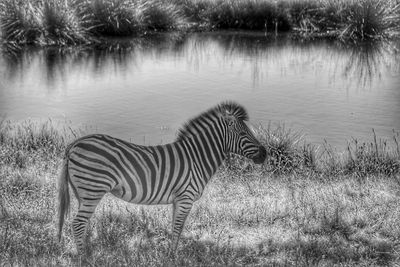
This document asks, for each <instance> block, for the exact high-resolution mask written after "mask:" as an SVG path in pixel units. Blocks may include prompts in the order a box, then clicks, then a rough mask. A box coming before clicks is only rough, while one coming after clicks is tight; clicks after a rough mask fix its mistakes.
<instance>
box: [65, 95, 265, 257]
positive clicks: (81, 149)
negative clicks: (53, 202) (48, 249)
mask: <svg viewBox="0 0 400 267" xmlns="http://www.w3.org/2000/svg"><path fill="white" fill-rule="evenodd" d="M247 120H248V114H247V112H246V110H245V109H244V108H243V107H242V106H240V105H239V104H237V103H234V102H223V103H221V104H219V105H217V106H215V107H213V108H211V109H209V110H208V111H206V112H203V113H202V114H200V115H199V116H197V117H195V118H193V119H191V120H189V121H188V122H187V123H186V124H185V125H184V126H183V127H182V128H181V130H179V132H178V134H177V139H176V140H175V142H172V143H169V144H165V145H158V146H143V145H137V144H133V143H130V142H127V141H124V140H121V139H117V138H114V137H111V136H108V135H104V134H92V135H87V136H84V137H81V138H79V139H77V140H75V141H74V142H72V143H71V144H70V145H69V146H67V148H66V152H65V156H64V160H63V163H62V170H61V174H60V177H59V209H58V210H59V212H58V213H59V225H58V228H59V232H58V238H59V240H60V239H61V234H62V227H63V224H64V218H65V216H66V214H67V212H68V210H69V205H70V198H69V187H68V185H70V187H71V188H72V189H73V192H74V193H75V196H76V198H77V199H78V202H79V208H78V212H77V214H76V215H75V217H74V218H73V221H72V230H73V235H74V238H75V243H76V246H77V251H78V253H79V254H82V253H83V251H84V247H85V244H84V239H85V238H84V237H85V232H86V226H87V224H88V222H89V219H90V217H91V216H92V214H93V213H94V211H95V209H96V206H97V205H98V203H99V202H100V200H101V199H102V198H103V196H104V195H105V194H106V193H111V194H113V195H114V196H116V197H118V198H121V199H123V200H125V201H127V202H131V203H136V204H146V205H159V204H172V205H173V214H172V243H171V244H172V250H173V251H176V249H177V246H178V242H179V239H180V235H181V233H182V229H183V226H184V223H185V221H186V218H187V216H188V214H189V212H190V210H191V208H192V206H193V203H194V202H195V201H197V200H198V199H199V198H200V197H201V195H202V193H203V190H204V188H205V186H206V184H207V183H208V181H209V180H210V178H211V177H212V176H213V174H214V173H215V172H216V171H217V169H218V167H219V166H220V165H221V164H222V163H223V161H224V159H225V158H226V157H227V155H228V154H229V153H234V154H239V155H242V156H244V157H247V158H249V159H251V160H253V161H254V163H256V164H261V163H263V162H264V161H265V158H266V155H267V152H266V149H265V147H264V146H263V145H262V144H261V143H260V142H259V141H258V140H257V139H256V138H255V137H254V135H253V134H252V132H251V131H250V129H249V128H248V126H247V125H246V123H245V121H247Z"/></svg>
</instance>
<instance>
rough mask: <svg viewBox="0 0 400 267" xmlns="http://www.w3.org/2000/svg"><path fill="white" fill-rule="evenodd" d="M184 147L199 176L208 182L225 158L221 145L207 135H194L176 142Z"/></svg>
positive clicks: (218, 141)
mask: <svg viewBox="0 0 400 267" xmlns="http://www.w3.org/2000/svg"><path fill="white" fill-rule="evenodd" d="M176 143H177V144H179V145H181V146H183V147H184V149H185V151H186V153H187V154H188V156H189V158H190V159H191V160H192V162H193V163H194V164H195V165H196V166H197V168H198V170H199V171H200V174H201V175H202V176H203V178H205V179H206V181H208V180H209V179H210V178H211V176H212V175H213V174H214V173H215V172H216V171H217V169H218V167H219V166H220V165H221V164H222V162H223V161H224V160H225V158H226V154H225V151H224V145H223V143H222V142H221V141H220V140H218V139H217V138H207V135H205V134H204V135H201V134H199V135H195V136H191V137H189V138H185V139H182V140H179V141H177V142H176Z"/></svg>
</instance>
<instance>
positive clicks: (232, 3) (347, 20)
mask: <svg viewBox="0 0 400 267" xmlns="http://www.w3.org/2000/svg"><path fill="white" fill-rule="evenodd" d="M399 25H400V3H399V1H398V0H387V1H386V0H361V1H358V0H350V1H347V0H335V1H329V0H277V1H270V0H167V1H161V0H54V1H51V0H26V1H23V0H3V1H2V2H1V3H0V27H1V32H2V36H3V39H4V40H6V41H12V42H16V43H39V44H61V45H64V44H77V43H78V44H79V43H90V42H93V41H95V39H93V38H92V37H93V35H95V36H104V35H112V36H132V35H137V34H143V33H147V32H149V31H160V30H162V31H165V30H182V29H185V30H186V29H195V30H196V29H200V30H210V29H246V30H262V31H270V32H275V33H277V32H281V31H289V30H291V31H294V32H295V33H297V35H298V36H300V37H305V38H309V37H330V38H337V39H341V40H353V41H356V40H364V39H383V38H392V37H396V36H399V35H400V26H399Z"/></svg>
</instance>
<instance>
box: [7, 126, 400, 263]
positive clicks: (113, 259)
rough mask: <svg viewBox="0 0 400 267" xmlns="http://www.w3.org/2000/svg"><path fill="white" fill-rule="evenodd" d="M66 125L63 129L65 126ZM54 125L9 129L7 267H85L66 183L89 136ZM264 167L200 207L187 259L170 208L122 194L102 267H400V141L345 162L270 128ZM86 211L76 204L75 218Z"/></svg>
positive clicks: (102, 222)
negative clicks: (60, 215) (173, 251)
mask: <svg viewBox="0 0 400 267" xmlns="http://www.w3.org/2000/svg"><path fill="white" fill-rule="evenodd" d="M56 126H57V125H56ZM81 134H82V133H79V132H77V131H74V130H72V129H71V128H70V127H64V126H57V127H55V125H54V124H52V123H51V122H47V123H45V124H38V123H33V122H24V123H22V124H21V123H12V122H8V121H3V122H2V123H1V124H0V240H1V242H0V265H6V266H7V265H9V264H10V265H63V266H69V265H71V264H78V263H79V259H78V258H77V256H76V254H75V253H76V252H75V247H74V242H73V238H72V234H71V227H70V226H71V216H70V217H69V218H68V219H67V221H66V227H65V228H64V232H63V240H62V242H61V243H58V240H57V237H56V235H57V234H56V232H57V231H56V218H57V216H56V213H57V201H56V191H57V186H56V180H57V173H58V167H59V165H60V162H61V157H62V155H63V151H64V148H65V146H66V144H67V143H68V142H70V141H71V140H72V139H74V138H75V137H77V136H79V135H81ZM258 135H259V138H260V139H261V140H262V142H263V144H264V145H265V146H267V147H268V151H269V152H270V153H269V160H268V161H267V162H266V163H265V164H264V165H262V166H259V165H253V164H252V163H251V162H249V161H247V160H244V159H242V158H239V157H231V158H229V159H228V160H227V162H226V163H225V165H224V166H223V167H222V168H221V170H220V171H219V172H218V174H217V175H216V177H214V178H213V179H212V181H211V182H210V184H209V185H208V187H207V189H206V190H205V194H204V195H203V197H202V198H201V199H200V200H199V201H198V202H196V204H195V206H194V208H193V211H192V213H191V215H190V217H189V219H188V221H187V223H186V226H185V228H184V232H183V238H182V240H181V243H180V245H179V247H178V254H177V256H176V257H172V256H171V255H169V250H168V249H169V241H170V238H171V236H170V234H169V233H170V226H171V216H170V212H171V210H170V207H168V206H138V205H132V204H131V205H130V204H127V203H124V202H122V201H119V200H117V199H115V198H113V197H111V196H107V197H106V198H105V199H103V200H102V202H101V203H100V205H99V207H98V208H97V210H96V213H95V215H94V218H93V219H92V223H91V226H90V227H89V235H88V240H89V244H90V246H89V248H88V258H87V260H88V262H89V263H90V264H91V265H96V266H97V265H107V266H109V265H112V266H115V265H126V266H133V265H136V266H137V265H143V266H166V265H177V266H194V265H202V266H212V265H234V264H240V265H241V264H256V265H257V264H259V265H263V264H264V265H266V264H269V265H272V264H275V265H278V266H288V265H289V266H310V265H332V264H337V265H341V266H354V265H356V264H357V265H363V266H371V265H382V266H386V265H391V264H394V263H396V262H399V260H400V253H399V251H400V250H399V241H400V228H399V227H398V226H399V225H400V210H399V205H398V203H399V200H400V147H399V143H398V142H399V134H398V133H394V136H393V139H392V140H389V141H384V140H379V139H378V138H377V137H376V136H375V134H374V133H373V134H372V141H371V142H368V143H364V142H360V141H357V140H353V141H351V143H350V144H349V146H348V148H347V151H345V152H344V153H337V152H335V151H334V149H332V148H330V146H329V145H328V144H326V145H325V146H322V147H316V146H313V145H311V144H307V143H305V142H304V140H303V139H302V138H301V136H300V135H299V134H297V133H295V132H293V131H290V130H287V129H285V128H284V127H282V126H277V127H272V126H267V127H260V128H259V129H258ZM74 211H76V201H75V202H73V207H72V214H73V213H74Z"/></svg>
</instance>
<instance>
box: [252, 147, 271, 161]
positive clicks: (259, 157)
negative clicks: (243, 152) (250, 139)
mask: <svg viewBox="0 0 400 267" xmlns="http://www.w3.org/2000/svg"><path fill="white" fill-rule="evenodd" d="M266 157H267V150H266V149H265V147H264V146H260V147H259V148H258V153H257V154H256V155H255V156H254V157H253V158H252V160H253V162H254V163H255V164H261V163H263V162H264V161H265V158H266Z"/></svg>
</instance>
